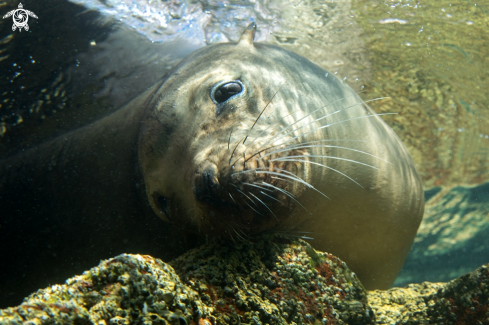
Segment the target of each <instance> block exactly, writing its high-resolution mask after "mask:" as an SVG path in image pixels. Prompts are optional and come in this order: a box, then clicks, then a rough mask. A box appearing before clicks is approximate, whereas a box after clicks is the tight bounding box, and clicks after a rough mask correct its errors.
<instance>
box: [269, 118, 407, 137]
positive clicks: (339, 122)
mask: <svg viewBox="0 0 489 325" xmlns="http://www.w3.org/2000/svg"><path fill="white" fill-rule="evenodd" d="M396 114H397V113H379V114H368V115H362V116H357V117H352V118H349V119H346V120H341V121H338V122H334V123H330V124H326V125H322V126H319V127H317V128H314V129H312V130H309V131H306V132H303V133H301V134H299V135H297V136H295V137H293V138H290V139H288V140H287V141H284V142H282V143H281V145H284V144H286V143H287V142H290V141H293V140H295V139H298V138H300V137H302V136H304V135H306V134H309V133H311V132H315V131H317V130H321V129H325V128H327V127H330V126H333V125H337V124H341V123H344V122H348V121H353V120H358V119H361V118H366V117H374V116H382V115H396ZM294 131H295V130H294ZM277 140H278V139H277ZM277 140H275V141H277ZM275 141H274V142H275Z"/></svg>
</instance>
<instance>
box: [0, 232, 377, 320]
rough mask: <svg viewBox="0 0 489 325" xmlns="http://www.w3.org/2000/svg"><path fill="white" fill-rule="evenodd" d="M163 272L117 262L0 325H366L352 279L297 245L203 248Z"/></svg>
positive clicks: (362, 300)
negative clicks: (142, 324) (8, 324)
mask: <svg viewBox="0 0 489 325" xmlns="http://www.w3.org/2000/svg"><path fill="white" fill-rule="evenodd" d="M171 265H172V266H173V267H172V266H170V265H169V264H166V263H163V262H162V261H161V260H159V259H155V258H152V257H150V256H142V255H127V254H123V255H119V256H117V257H115V258H112V259H109V260H106V261H102V262H101V263H100V264H99V266H97V267H94V268H92V269H90V270H89V271H86V272H85V273H83V275H80V276H77V277H74V278H71V279H69V280H67V281H66V284H65V285H54V286H52V287H50V288H46V289H41V290H39V291H37V292H36V293H34V294H32V295H30V296H29V297H28V298H26V299H25V301H24V302H23V303H22V304H21V305H20V306H18V307H14V308H7V309H4V310H2V311H0V322H1V323H2V324H3V323H11V324H15V323H17V324H20V323H22V322H25V321H31V322H32V324H47V323H50V324H52V323H53V322H55V323H56V324H73V323H76V324H85V323H86V324H89V323H92V324H130V323H144V324H179V325H183V324H199V325H211V324H213V325H218V324H293V323H295V324H314V323H317V324H372V323H373V319H372V316H373V312H372V310H371V308H370V307H368V306H367V294H366V292H365V290H364V289H363V287H362V285H361V284H360V282H359V281H358V279H357V277H356V276H355V274H354V273H352V272H351V271H350V270H349V269H348V268H347V266H346V264H345V263H344V262H342V261H341V260H339V259H338V258H336V257H335V256H333V255H330V254H326V253H320V252H316V251H315V250H314V249H312V247H311V246H310V245H308V244H307V243H305V242H303V241H297V242H291V241H290V240H287V239H284V238H280V237H276V236H263V237H262V238H261V239H260V240H257V241H256V242H255V243H253V242H246V243H240V244H237V245H235V246H233V247H225V246H221V245H217V244H209V245H205V246H202V247H201V248H199V249H195V250H192V251H190V252H188V253H187V254H184V255H183V256H181V257H179V258H178V259H176V260H174V261H173V262H172V263H171Z"/></svg>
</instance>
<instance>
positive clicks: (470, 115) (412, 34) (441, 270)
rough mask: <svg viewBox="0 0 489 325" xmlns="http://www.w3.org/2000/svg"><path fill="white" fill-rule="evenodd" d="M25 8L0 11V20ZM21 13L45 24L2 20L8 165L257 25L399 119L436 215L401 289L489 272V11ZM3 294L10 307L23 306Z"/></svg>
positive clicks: (1, 86) (151, 5)
mask: <svg viewBox="0 0 489 325" xmlns="http://www.w3.org/2000/svg"><path fill="white" fill-rule="evenodd" d="M17 5H18V3H17V2H14V1H3V2H0V14H1V15H2V16H3V15H4V14H5V13H6V12H7V11H10V10H12V9H15V8H17ZM24 7H25V9H29V10H32V11H33V12H34V13H36V15H37V16H38V17H39V18H38V19H34V18H29V26H30V29H29V31H25V30H23V31H22V32H18V31H15V32H13V31H12V30H11V24H12V21H11V20H10V19H8V20H7V19H4V20H2V21H0V26H1V29H0V105H1V106H0V123H1V124H0V158H6V157H9V156H12V155H13V154H15V153H18V152H20V151H23V150H26V149H28V148H31V147H34V146H36V145H38V144H40V143H42V142H44V141H46V140H49V139H52V138H54V137H56V136H59V135H61V134H64V133H66V132H68V131H70V130H73V129H76V128H78V127H80V126H83V125H86V124H88V123H90V122H92V121H95V120H97V119H99V118H101V117H103V116H105V115H107V114H108V113H110V112H112V111H115V110H116V109H117V108H119V107H120V106H121V105H122V104H123V103H125V102H126V101H127V100H129V99H130V98H132V97H134V96H135V95H137V94H138V93H141V92H142V91H143V90H144V89H145V88H147V87H149V86H151V85H152V84H153V83H155V82H156V81H157V80H158V79H159V78H160V77H161V76H162V75H164V74H165V73H166V72H168V71H169V70H170V69H171V68H172V67H173V66H174V65H175V64H176V63H177V62H178V61H179V60H180V59H181V58H183V57H184V56H185V55H187V54H189V53H191V52H192V51H194V50H195V49H197V48H199V47H202V46H206V45H207V44H214V43H218V42H225V41H236V40H237V39H238V38H239V35H240V34H241V32H242V30H243V29H244V28H245V26H246V25H248V24H249V23H250V22H251V21H255V22H256V23H257V25H258V33H257V41H265V42H269V43H272V44H276V45H279V46H282V47H284V48H286V49H288V50H291V51H294V52H296V53H298V54H300V55H302V56H304V57H306V58H308V59H309V60H311V61H313V62H314V63H316V64H318V65H320V66H321V67H323V68H325V69H327V70H328V71H330V72H331V73H332V74H334V75H335V76H336V77H337V78H339V79H340V80H342V81H343V82H345V83H348V84H349V85H350V86H351V87H352V88H353V89H354V90H356V91H358V92H359V94H360V96H361V97H362V99H364V100H370V99H373V98H381V97H382V98H383V99H382V100H376V101H373V102H371V103H369V105H370V106H371V107H372V108H373V109H374V110H375V111H376V112H377V113H385V112H389V113H390V112H395V113H397V114H396V115H389V116H385V117H384V120H385V121H386V122H387V123H388V124H389V125H390V126H391V127H392V128H393V129H394V130H395V132H396V133H397V134H398V135H399V137H400V138H401V139H402V141H403V142H404V144H405V145H406V146H407V147H408V149H409V151H410V153H411V155H412V157H413V160H414V162H415V164H416V165H417V168H418V172H419V173H420V176H421V178H422V180H423V185H424V189H425V198H426V208H425V214H424V220H423V222H422V224H421V226H420V229H419V231H418V235H417V237H416V238H415V241H414V244H413V248H412V250H411V252H410V255H409V256H408V258H407V261H406V263H405V265H404V267H403V270H402V271H401V273H400V275H399V277H398V279H397V281H396V283H395V285H396V286H402V285H406V284H408V283H412V282H422V281H433V282H436V281H448V280H450V279H452V278H455V277H457V276H460V275H461V274H464V273H466V272H469V271H472V270H473V269H475V268H477V267H478V266H480V265H482V264H483V263H488V262H489V236H488V235H489V183H488V178H489V125H488V124H489V122H488V121H489V120H488V118H489V92H488V89H489V69H487V67H488V66H489V35H488V33H487V31H488V30H489V5H487V4H484V3H483V2H480V3H479V2H477V1H456V2H454V1H446V0H441V1H377V0H375V1H367V0H361V1H351V2H350V1H292V2H284V1H168V2H165V1H95V0H90V1H81V0H76V1H75V0H74V1H61V0H60V1H42V3H41V2H40V1H30V2H25V3H24ZM94 103H96V104H97V105H94ZM96 107H104V108H105V110H103V111H101V110H99V109H95V108H96ZM0 209H1V207H0ZM5 218H8V216H3V215H2V219H4V220H5ZM26 227H28V226H26ZM43 231H45V230H43ZM23 234H24V231H19V233H18V234H17V236H23ZM53 236H56V234H53ZM308 237H312V238H314V234H311V235H308ZM311 243H312V245H314V240H313V239H312V240H311ZM10 249H13V248H12V247H10V246H9V243H8V242H4V241H2V250H4V251H9V250H10ZM46 250H49V249H48V248H46ZM114 253H117V252H114ZM107 257H109V256H107ZM17 258H18V259H19V260H22V259H24V258H25V259H27V258H30V257H29V256H27V255H22V254H19V255H18V256H17ZM90 263H91V264H89V265H90V266H91V265H95V263H96V262H93V261H91V262H90ZM84 268H86V264H84V263H81V262H80V272H81V271H82V270H83V269H84ZM39 276H40V277H45V280H42V281H40V282H36V284H37V283H42V285H47V284H48V283H51V282H50V281H59V279H64V278H66V277H67V276H71V275H67V274H64V273H60V274H57V275H56V277H54V276H53V277H51V276H50V275H46V274H40V275H39ZM2 281H7V280H5V279H4V278H3V279H2ZM43 281H44V282H43ZM2 287H3V284H2V283H0V296H1V299H0V307H4V306H7V305H13V304H11V303H10V302H11V301H13V302H14V304H18V303H19V302H20V300H19V297H18V296H15V295H14V294H13V293H12V292H11V291H8V290H5V289H2ZM26 290H27V289H26ZM33 290H34V289H33V288H30V289H28V290H27V293H28V292H31V291H33ZM25 295H26V293H25V292H23V293H22V295H21V296H25Z"/></svg>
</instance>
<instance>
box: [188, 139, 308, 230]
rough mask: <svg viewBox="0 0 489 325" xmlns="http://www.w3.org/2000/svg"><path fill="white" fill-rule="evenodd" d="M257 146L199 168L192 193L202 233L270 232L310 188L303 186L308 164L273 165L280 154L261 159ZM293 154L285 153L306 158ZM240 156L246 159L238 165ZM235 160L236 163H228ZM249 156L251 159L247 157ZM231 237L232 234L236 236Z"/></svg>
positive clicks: (286, 163)
mask: <svg viewBox="0 0 489 325" xmlns="http://www.w3.org/2000/svg"><path fill="white" fill-rule="evenodd" d="M255 146H256V148H254V149H255V150H253V148H252V147H251V148H248V150H250V153H251V154H247V153H245V152H244V151H245V150H246V149H245V148H244V147H243V148H238V149H237V150H236V151H235V154H234V155H231V157H229V156H226V155H223V156H222V157H224V158H222V159H219V160H218V161H216V162H211V161H213V159H215V158H214V157H215V156H219V155H214V157H207V159H206V161H205V162H204V163H203V164H202V165H201V166H200V167H199V168H198V169H197V171H196V173H195V175H194V180H193V195H194V199H195V202H196V204H197V206H198V209H197V210H198V211H199V214H200V215H199V216H198V218H196V220H197V222H198V223H199V229H200V231H201V232H202V233H206V234H209V233H214V234H216V233H218V234H219V235H222V233H226V232H227V233H230V232H231V231H233V230H234V229H239V231H240V232H241V233H245V234H253V233H258V232H261V231H263V230H265V229H268V228H271V227H273V226H274V225H276V224H278V223H279V222H280V221H281V220H283V219H285V218H287V216H288V215H289V214H290V212H291V211H292V210H293V209H294V207H295V205H297V202H298V201H297V199H296V198H298V197H299V196H300V195H301V194H302V192H303V191H304V190H305V188H306V187H307V186H306V185H305V184H307V183H305V182H302V183H301V182H300V181H299V180H301V178H300V176H298V175H302V174H304V171H303V170H301V168H303V164H297V163H296V162H293V161H285V162H274V161H272V160H273V158H276V157H280V156H281V155H283V153H276V154H274V155H270V156H268V157H265V158H263V159H262V157H263V155H262V156H260V155H255V154H254V153H255V152H257V149H258V148H259V147H260V145H259V144H256V145H255ZM305 154H306V152H303V151H301V152H299V151H297V150H295V151H294V150H291V152H287V153H286V155H305ZM235 156H238V157H243V158H241V160H238V161H236V160H235V159H234V157H235ZM229 158H231V159H229ZM248 158H250V159H248ZM231 235H232V234H231Z"/></svg>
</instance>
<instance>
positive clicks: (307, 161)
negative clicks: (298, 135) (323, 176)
mask: <svg viewBox="0 0 489 325" xmlns="http://www.w3.org/2000/svg"><path fill="white" fill-rule="evenodd" d="M284 161H294V162H302V163H308V164H313V165H318V166H321V167H324V168H327V169H331V170H332V171H335V172H337V173H338V174H340V175H343V176H345V177H346V178H348V179H349V180H351V181H352V182H354V183H355V184H357V185H358V186H360V187H361V188H364V187H363V186H362V185H361V184H360V183H358V182H357V181H355V180H354V179H353V178H351V177H350V176H348V175H346V174H345V173H342V172H340V171H339V170H337V169H335V168H333V167H330V166H326V165H323V164H320V163H318V162H315V161H309V160H302V159H287V160H284Z"/></svg>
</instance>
